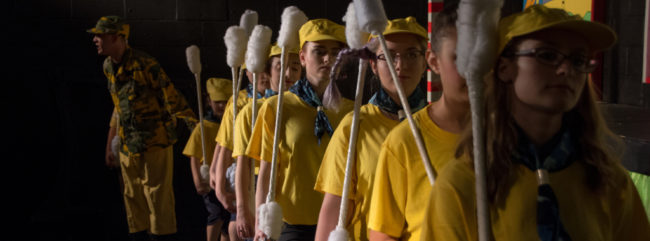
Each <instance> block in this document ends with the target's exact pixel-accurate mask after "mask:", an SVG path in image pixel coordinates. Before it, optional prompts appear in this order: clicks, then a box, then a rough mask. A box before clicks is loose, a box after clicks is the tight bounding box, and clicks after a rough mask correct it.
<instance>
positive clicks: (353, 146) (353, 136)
mask: <svg viewBox="0 0 650 241" xmlns="http://www.w3.org/2000/svg"><path fill="white" fill-rule="evenodd" d="M367 63H368V60H365V59H359V74H358V76H357V92H356V95H355V98H354V115H353V117H352V130H350V143H349V144H348V158H347V161H346V164H345V179H344V181H343V196H342V197H341V208H340V211H339V222H338V224H337V227H340V228H345V220H346V219H347V216H348V204H349V202H350V201H349V199H350V197H349V196H350V195H349V192H350V182H351V181H352V167H353V165H354V163H355V158H354V157H355V152H356V150H357V137H358V136H359V135H358V134H359V111H360V109H361V101H362V99H363V84H364V81H365V76H366V69H367V67H368V65H367Z"/></svg>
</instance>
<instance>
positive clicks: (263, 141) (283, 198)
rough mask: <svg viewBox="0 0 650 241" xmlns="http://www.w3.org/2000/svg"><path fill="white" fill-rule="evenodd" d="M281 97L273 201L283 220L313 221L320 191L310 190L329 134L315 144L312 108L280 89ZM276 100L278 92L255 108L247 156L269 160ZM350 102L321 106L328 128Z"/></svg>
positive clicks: (340, 115)
mask: <svg viewBox="0 0 650 241" xmlns="http://www.w3.org/2000/svg"><path fill="white" fill-rule="evenodd" d="M283 101H284V103H283V108H282V121H281V127H282V129H281V132H280V133H281V134H280V137H279V138H280V140H279V145H278V151H279V152H278V165H279V166H278V172H277V177H276V187H277V188H276V196H275V201H276V202H278V204H280V206H281V207H282V214H283V216H284V221H285V222H287V223H289V224H294V225H298V224H300V225H315V224H316V223H317V222H318V212H319V211H320V206H321V203H322V202H323V194H322V193H320V192H317V191H315V190H314V183H315V182H316V175H317V174H318V169H319V168H320V164H321V161H322V159H323V154H325V149H326V148H327V144H328V143H329V141H330V136H329V135H328V134H327V133H325V134H324V135H323V136H322V138H321V144H320V145H319V144H318V138H317V137H316V136H315V135H314V121H315V119H316V114H317V112H316V108H314V107H311V106H309V105H308V104H307V103H305V102H303V101H302V100H301V99H300V97H298V96H297V95H295V94H293V93H291V92H289V91H285V92H284V100H283ZM277 102H278V96H273V97H270V98H269V99H268V100H267V101H265V102H264V104H262V107H261V108H260V110H259V113H258V118H257V121H256V123H255V127H254V129H253V134H252V135H251V138H250V143H249V145H248V148H247V149H246V153H247V155H248V156H250V157H251V158H254V159H257V160H264V161H267V162H271V161H272V156H273V134H274V130H275V115H276V110H277V109H276V108H277V107H276V106H277ZM352 106H353V103H352V101H350V100H347V99H343V100H342V101H341V106H340V108H339V111H338V112H336V113H335V112H334V111H332V110H327V109H326V110H325V114H326V115H327V118H328V119H329V121H330V124H331V125H332V128H336V127H337V126H338V123H339V122H340V121H341V119H342V118H343V116H344V115H345V114H347V113H348V112H349V111H350V110H352Z"/></svg>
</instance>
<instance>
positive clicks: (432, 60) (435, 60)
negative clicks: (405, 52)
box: [426, 49, 440, 75]
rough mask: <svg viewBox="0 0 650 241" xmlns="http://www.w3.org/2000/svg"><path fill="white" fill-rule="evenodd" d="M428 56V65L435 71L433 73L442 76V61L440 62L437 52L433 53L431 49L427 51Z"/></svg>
mask: <svg viewBox="0 0 650 241" xmlns="http://www.w3.org/2000/svg"><path fill="white" fill-rule="evenodd" d="M426 56H427V63H428V64H429V67H430V68H431V70H433V72H435V73H436V74H438V75H440V61H439V60H440V59H439V57H438V55H437V54H436V52H434V51H431V49H429V50H427V53H426Z"/></svg>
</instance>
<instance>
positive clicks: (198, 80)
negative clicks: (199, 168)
mask: <svg viewBox="0 0 650 241" xmlns="http://www.w3.org/2000/svg"><path fill="white" fill-rule="evenodd" d="M194 79H195V80H196V97H197V98H198V101H199V128H200V129H201V151H202V152H203V165H207V163H206V162H207V160H208V159H206V155H205V131H204V130H203V128H204V127H203V100H202V98H201V97H202V96H201V73H195V74H194Z"/></svg>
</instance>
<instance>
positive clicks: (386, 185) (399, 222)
mask: <svg viewBox="0 0 650 241" xmlns="http://www.w3.org/2000/svg"><path fill="white" fill-rule="evenodd" d="M390 140H391V139H390V135H389V137H388V138H387V140H386V141H385V142H384V144H383V145H382V148H381V152H380V153H379V160H378V162H377V170H376V171H375V180H374V184H373V185H374V187H373V191H372V199H371V201H370V214H369V223H368V228H369V229H372V230H375V231H379V232H382V233H385V234H387V235H389V236H391V237H400V236H402V231H403V230H404V227H405V222H406V218H405V206H406V197H407V193H406V190H407V176H406V175H407V173H406V169H405V167H404V165H403V163H401V162H400V160H403V159H404V158H402V157H397V156H395V154H394V152H393V151H392V150H391V149H392V148H393V147H392V146H391V145H390V144H391V141H390Z"/></svg>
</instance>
